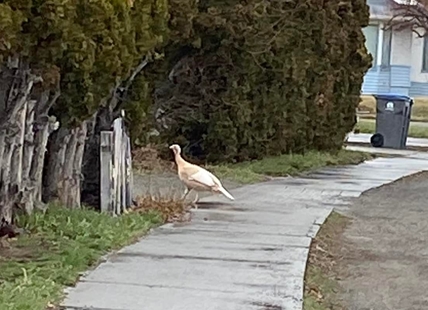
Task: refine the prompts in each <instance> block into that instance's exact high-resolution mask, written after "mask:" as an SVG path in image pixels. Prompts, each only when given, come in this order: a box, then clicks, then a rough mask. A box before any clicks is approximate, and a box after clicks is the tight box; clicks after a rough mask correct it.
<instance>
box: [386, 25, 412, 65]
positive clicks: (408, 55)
mask: <svg viewBox="0 0 428 310" xmlns="http://www.w3.org/2000/svg"><path fill="white" fill-rule="evenodd" d="M391 65H399V66H411V65H412V31H411V30H402V31H397V30H394V31H393V32H392V43H391Z"/></svg>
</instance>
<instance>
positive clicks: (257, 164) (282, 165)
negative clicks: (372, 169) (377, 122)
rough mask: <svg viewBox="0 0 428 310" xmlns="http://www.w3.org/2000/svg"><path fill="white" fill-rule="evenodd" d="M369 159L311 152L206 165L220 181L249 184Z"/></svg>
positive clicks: (367, 156) (356, 154) (349, 153)
mask: <svg viewBox="0 0 428 310" xmlns="http://www.w3.org/2000/svg"><path fill="white" fill-rule="evenodd" d="M372 158H373V155H372V154H368V153H363V152H354V151H347V150H341V151H339V152H338V153H336V154H332V153H328V152H316V151H310V152H307V153H306V154H304V155H301V154H289V155H281V156H275V157H267V158H264V159H261V160H255V161H251V162H243V163H238V164H231V165H219V166H207V169H208V170H210V171H212V172H213V173H214V174H215V175H216V176H218V177H219V178H220V179H222V178H225V179H229V180H231V181H235V182H237V183H241V184H249V183H255V182H261V181H264V180H267V179H269V177H281V176H282V177H285V176H287V175H296V174H298V173H300V172H309V171H313V170H316V169H319V168H322V167H325V166H337V165H349V164H359V163H361V162H363V161H365V160H369V159H372Z"/></svg>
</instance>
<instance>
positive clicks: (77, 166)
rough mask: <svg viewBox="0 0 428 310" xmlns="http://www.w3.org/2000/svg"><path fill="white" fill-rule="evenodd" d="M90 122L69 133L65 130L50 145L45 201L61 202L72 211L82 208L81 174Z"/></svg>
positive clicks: (59, 132)
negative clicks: (56, 200) (54, 200)
mask: <svg viewBox="0 0 428 310" xmlns="http://www.w3.org/2000/svg"><path fill="white" fill-rule="evenodd" d="M87 129H88V121H85V122H83V123H82V124H81V125H80V126H79V127H77V128H74V129H72V130H69V129H67V128H61V129H60V130H59V131H58V132H57V133H56V134H55V135H52V139H51V141H50V143H49V158H48V160H47V167H46V171H45V178H46V182H45V183H44V185H45V188H44V197H43V199H44V201H50V200H53V199H58V200H59V201H60V202H61V204H63V205H64V206H66V207H68V208H80V206H81V198H80V197H81V179H82V178H81V174H82V173H81V171H82V160H83V151H84V148H85V142H86V135H87Z"/></svg>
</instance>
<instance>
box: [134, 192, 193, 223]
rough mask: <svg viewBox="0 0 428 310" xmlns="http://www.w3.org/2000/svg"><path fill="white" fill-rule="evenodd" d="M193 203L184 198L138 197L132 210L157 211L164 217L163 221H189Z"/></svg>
mask: <svg viewBox="0 0 428 310" xmlns="http://www.w3.org/2000/svg"><path fill="white" fill-rule="evenodd" d="M190 209H191V205H190V204H189V203H186V202H185V201H184V200H182V199H174V198H168V197H166V198H165V197H161V196H157V197H156V196H152V195H150V196H144V197H137V199H136V206H135V207H133V208H132V209H131V212H142V213H147V212H149V211H156V212H157V213H159V214H160V216H161V217H162V222H164V223H172V222H188V221H190Z"/></svg>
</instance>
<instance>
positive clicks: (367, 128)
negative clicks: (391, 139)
mask: <svg viewBox="0 0 428 310" xmlns="http://www.w3.org/2000/svg"><path fill="white" fill-rule="evenodd" d="M356 128H359V129H360V132H361V133H374V132H375V128H376V123H375V121H374V120H369V119H361V118H360V120H359V122H358V124H357V126H356ZM408 136H409V137H412V138H428V126H423V125H420V124H418V123H417V122H415V123H411V124H410V128H409V134H408Z"/></svg>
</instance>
